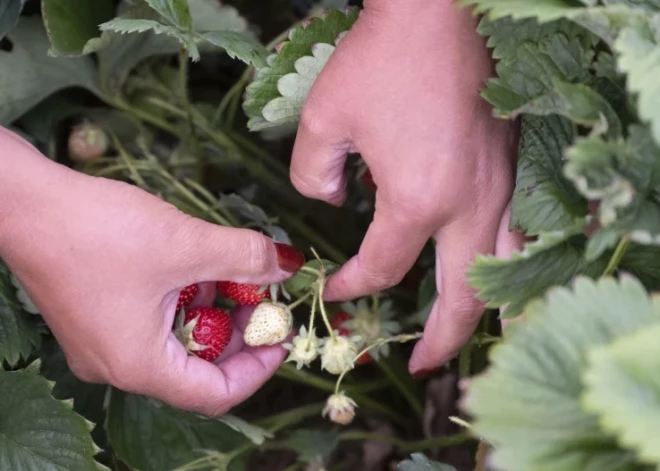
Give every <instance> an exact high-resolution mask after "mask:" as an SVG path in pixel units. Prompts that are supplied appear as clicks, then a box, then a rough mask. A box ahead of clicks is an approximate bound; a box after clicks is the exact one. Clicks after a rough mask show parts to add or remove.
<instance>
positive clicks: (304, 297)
mask: <svg viewBox="0 0 660 471" xmlns="http://www.w3.org/2000/svg"><path fill="white" fill-rule="evenodd" d="M312 294H313V292H311V291H310V292H309V293H307V294H306V295H305V296H303V297H302V298H298V300H296V301H294V302H292V303H291V304H289V305H288V306H287V307H288V308H289V310H291V311H293V310H294V309H295V308H297V307H298V306H300V305H301V304H302V303H304V302H305V301H307V300H308V299H309V297H310V296H312ZM312 308H313V306H312Z"/></svg>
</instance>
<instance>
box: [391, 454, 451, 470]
mask: <svg viewBox="0 0 660 471" xmlns="http://www.w3.org/2000/svg"><path fill="white" fill-rule="evenodd" d="M410 458H411V459H410V460H406V461H402V462H401V463H399V466H397V469H398V470H399V471H456V468H454V467H453V466H450V465H448V464H443V463H438V462H437V461H431V460H429V459H428V458H427V457H426V456H424V455H423V454H422V453H414V454H412V455H410Z"/></svg>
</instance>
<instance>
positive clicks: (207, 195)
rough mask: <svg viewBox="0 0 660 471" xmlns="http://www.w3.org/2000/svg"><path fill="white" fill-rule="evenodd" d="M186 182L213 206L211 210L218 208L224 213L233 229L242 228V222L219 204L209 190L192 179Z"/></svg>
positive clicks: (187, 179)
mask: <svg viewBox="0 0 660 471" xmlns="http://www.w3.org/2000/svg"><path fill="white" fill-rule="evenodd" d="M184 181H185V182H186V183H187V184H188V186H190V187H191V188H192V189H194V190H195V191H197V193H199V194H200V195H201V196H203V197H204V198H206V201H208V202H209V204H210V205H212V206H210V207H209V208H210V209H213V208H216V209H218V211H222V214H223V216H224V218H225V219H227V221H229V223H230V224H231V225H232V226H233V227H241V222H240V221H239V220H238V219H237V218H236V216H234V214H233V213H232V212H231V211H227V209H226V208H225V207H224V206H222V205H221V204H219V201H218V199H217V198H215V197H214V196H213V195H212V194H211V192H210V191H209V190H207V189H206V188H204V187H203V186H202V185H200V184H199V183H197V182H196V181H195V180H192V179H190V178H186V179H185V180H184Z"/></svg>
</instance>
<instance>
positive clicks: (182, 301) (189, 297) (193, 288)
mask: <svg viewBox="0 0 660 471" xmlns="http://www.w3.org/2000/svg"><path fill="white" fill-rule="evenodd" d="M198 291H199V285H198V284H194V285H190V286H186V287H185V288H183V289H182V290H181V293H179V300H178V301H177V303H176V312H179V311H180V310H181V308H182V307H184V306H187V305H189V304H190V303H191V302H193V299H195V296H197V292H198Z"/></svg>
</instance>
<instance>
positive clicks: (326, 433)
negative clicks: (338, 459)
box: [285, 429, 339, 462]
mask: <svg viewBox="0 0 660 471" xmlns="http://www.w3.org/2000/svg"><path fill="white" fill-rule="evenodd" d="M285 443H286V445H287V446H289V447H290V448H291V449H293V451H295V452H296V453H298V458H299V459H300V461H305V462H307V461H312V460H314V459H316V458H319V457H324V456H328V455H329V454H330V453H332V452H333V451H334V449H335V448H336V447H337V445H339V434H338V433H337V431H336V430H313V429H309V430H308V429H298V430H296V431H294V432H293V433H292V434H291V435H289V437H287V439H286V441H285Z"/></svg>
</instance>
